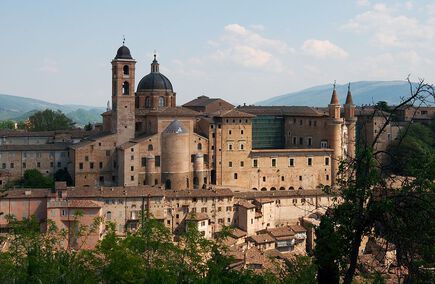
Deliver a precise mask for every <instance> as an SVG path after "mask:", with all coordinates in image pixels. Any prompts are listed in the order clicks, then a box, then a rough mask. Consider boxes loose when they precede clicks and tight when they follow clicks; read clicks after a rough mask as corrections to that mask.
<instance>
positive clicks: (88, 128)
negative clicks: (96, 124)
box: [85, 122, 92, 131]
mask: <svg viewBox="0 0 435 284" xmlns="http://www.w3.org/2000/svg"><path fill="white" fill-rule="evenodd" d="M85 130H86V131H91V130H92V124H91V123H90V122H89V123H88V124H86V125H85Z"/></svg>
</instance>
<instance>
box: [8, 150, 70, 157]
mask: <svg viewBox="0 0 435 284" xmlns="http://www.w3.org/2000/svg"><path fill="white" fill-rule="evenodd" d="M17 153H18V152H9V153H1V154H0V158H1V157H2V156H3V157H16V155H17ZM43 153H44V152H30V151H23V152H22V154H23V158H30V157H33V156H35V157H36V158H41V157H42V154H43ZM48 155H49V157H50V158H54V156H55V154H54V152H49V153H48ZM67 155H68V156H69V153H68V152H60V156H61V157H62V158H65V157H66V156H67Z"/></svg>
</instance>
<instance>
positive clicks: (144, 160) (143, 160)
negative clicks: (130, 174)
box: [142, 157, 147, 167]
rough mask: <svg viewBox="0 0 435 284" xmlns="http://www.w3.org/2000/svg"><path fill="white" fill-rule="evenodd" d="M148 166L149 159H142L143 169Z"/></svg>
mask: <svg viewBox="0 0 435 284" xmlns="http://www.w3.org/2000/svg"><path fill="white" fill-rule="evenodd" d="M146 166H147V158H145V157H144V158H142V167H146Z"/></svg>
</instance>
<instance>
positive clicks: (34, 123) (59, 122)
mask: <svg viewBox="0 0 435 284" xmlns="http://www.w3.org/2000/svg"><path fill="white" fill-rule="evenodd" d="M29 121H30V128H29V129H30V131H51V130H66V129H71V128H73V126H74V124H75V123H74V122H73V121H72V120H71V119H70V118H68V117H67V116H66V115H65V114H63V113H62V112H61V111H60V110H58V111H53V110H51V109H46V110H43V111H38V112H36V113H34V114H33V115H31V116H30V117H29Z"/></svg>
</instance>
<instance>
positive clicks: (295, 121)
mask: <svg viewBox="0 0 435 284" xmlns="http://www.w3.org/2000/svg"><path fill="white" fill-rule="evenodd" d="M304 122H305V123H306V124H307V125H308V126H314V127H316V126H317V121H316V120H308V121H306V120H303V119H299V123H298V120H297V119H296V118H293V124H299V125H304Z"/></svg>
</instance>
